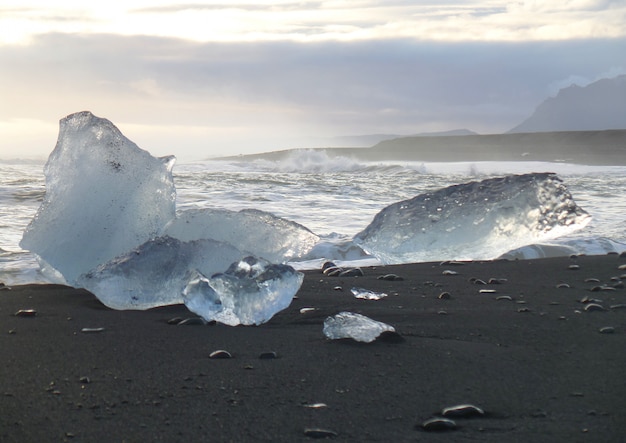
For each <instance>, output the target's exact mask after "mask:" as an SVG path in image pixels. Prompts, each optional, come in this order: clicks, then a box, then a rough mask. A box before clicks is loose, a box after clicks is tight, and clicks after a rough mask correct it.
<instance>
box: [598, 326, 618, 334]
mask: <svg viewBox="0 0 626 443" xmlns="http://www.w3.org/2000/svg"><path fill="white" fill-rule="evenodd" d="M599 331H600V334H613V333H614V332H615V328H614V327H613V326H605V327H603V328H600V329H599Z"/></svg>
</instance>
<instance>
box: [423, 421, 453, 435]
mask: <svg viewBox="0 0 626 443" xmlns="http://www.w3.org/2000/svg"><path fill="white" fill-rule="evenodd" d="M421 427H422V429H424V430H425V431H429V432H433V431H434V432H441V431H453V430H455V429H457V426H456V422H455V421H454V420H450V419H449V418H443V417H433V418H429V419H428V420H426V421H424V422H423V423H422V424H421Z"/></svg>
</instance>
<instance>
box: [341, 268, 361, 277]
mask: <svg viewBox="0 0 626 443" xmlns="http://www.w3.org/2000/svg"><path fill="white" fill-rule="evenodd" d="M339 277H363V271H362V270H361V268H348V269H344V270H343V271H341V272H340V273H339Z"/></svg>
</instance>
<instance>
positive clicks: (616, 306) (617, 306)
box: [610, 303, 626, 311]
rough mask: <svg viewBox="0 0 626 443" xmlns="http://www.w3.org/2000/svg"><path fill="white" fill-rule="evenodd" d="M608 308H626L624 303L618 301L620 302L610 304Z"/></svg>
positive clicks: (614, 309)
mask: <svg viewBox="0 0 626 443" xmlns="http://www.w3.org/2000/svg"><path fill="white" fill-rule="evenodd" d="M610 308H611V310H613V311H616V310H618V309H626V304H623V303H620V304H617V305H611V306H610Z"/></svg>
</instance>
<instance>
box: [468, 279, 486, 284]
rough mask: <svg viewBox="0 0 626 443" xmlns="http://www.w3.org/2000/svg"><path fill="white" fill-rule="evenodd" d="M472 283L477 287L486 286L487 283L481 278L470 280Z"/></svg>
mask: <svg viewBox="0 0 626 443" xmlns="http://www.w3.org/2000/svg"><path fill="white" fill-rule="evenodd" d="M469 281H470V283H473V284H475V285H486V284H487V282H486V281H485V280H481V279H480V278H476V277H472V278H470V279H469Z"/></svg>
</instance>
